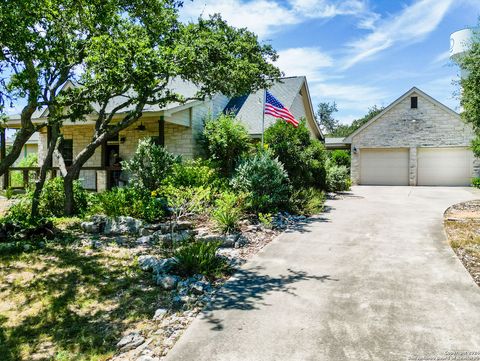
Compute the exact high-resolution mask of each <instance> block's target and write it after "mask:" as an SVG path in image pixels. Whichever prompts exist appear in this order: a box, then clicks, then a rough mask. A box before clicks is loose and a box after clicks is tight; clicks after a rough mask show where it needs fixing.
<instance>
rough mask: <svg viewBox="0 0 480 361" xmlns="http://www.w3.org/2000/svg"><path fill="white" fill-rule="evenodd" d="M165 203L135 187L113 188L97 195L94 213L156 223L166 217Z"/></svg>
mask: <svg viewBox="0 0 480 361" xmlns="http://www.w3.org/2000/svg"><path fill="white" fill-rule="evenodd" d="M165 209H166V206H165V201H164V200H162V199H160V198H157V197H155V196H152V195H151V193H149V192H145V191H143V190H141V189H138V188H135V187H125V188H113V189H111V190H109V191H105V192H103V193H100V194H98V195H97V202H96V209H93V213H104V214H106V215H107V216H110V217H118V216H129V217H134V218H140V219H143V220H146V221H147V222H155V221H158V220H160V219H161V218H162V217H164V216H165Z"/></svg>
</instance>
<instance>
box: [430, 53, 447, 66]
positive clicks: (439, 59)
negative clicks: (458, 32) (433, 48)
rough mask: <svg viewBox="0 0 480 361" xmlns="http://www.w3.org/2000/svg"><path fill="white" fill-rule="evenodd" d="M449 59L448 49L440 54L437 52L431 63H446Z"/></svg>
mask: <svg viewBox="0 0 480 361" xmlns="http://www.w3.org/2000/svg"><path fill="white" fill-rule="evenodd" d="M449 59H450V51H448V50H446V51H444V52H442V53H440V54H438V55H437V56H436V57H435V58H434V59H433V62H432V63H434V64H435V63H446V62H447V61H448V60H449Z"/></svg>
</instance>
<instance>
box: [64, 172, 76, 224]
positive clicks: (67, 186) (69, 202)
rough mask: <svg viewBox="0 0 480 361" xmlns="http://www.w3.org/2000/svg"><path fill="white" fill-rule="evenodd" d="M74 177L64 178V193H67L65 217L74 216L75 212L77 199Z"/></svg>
mask: <svg viewBox="0 0 480 361" xmlns="http://www.w3.org/2000/svg"><path fill="white" fill-rule="evenodd" d="M74 180H75V179H74V178H73V177H70V176H67V177H65V178H63V191H64V192H65V215H66V216H72V215H73V214H74V210H75V198H74V194H73V181H74Z"/></svg>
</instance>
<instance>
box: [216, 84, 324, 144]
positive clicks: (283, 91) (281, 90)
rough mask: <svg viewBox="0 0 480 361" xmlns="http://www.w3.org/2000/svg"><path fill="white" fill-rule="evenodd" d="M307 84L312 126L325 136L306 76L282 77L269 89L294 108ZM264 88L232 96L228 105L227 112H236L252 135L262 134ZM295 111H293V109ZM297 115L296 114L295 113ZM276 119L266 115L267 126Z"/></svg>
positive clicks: (287, 105) (320, 134) (283, 102)
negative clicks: (314, 110) (317, 117)
mask: <svg viewBox="0 0 480 361" xmlns="http://www.w3.org/2000/svg"><path fill="white" fill-rule="evenodd" d="M304 85H305V88H306V92H307V94H304V96H306V97H307V100H308V104H309V107H310V109H306V111H307V112H308V111H311V112H312V114H311V118H312V119H313V123H314V124H311V126H312V127H313V128H314V129H316V131H317V133H318V135H319V136H320V137H323V135H322V132H321V131H320V128H319V127H318V124H317V123H316V122H315V120H314V114H313V107H312V104H311V99H310V94H309V91H308V86H307V80H306V78H305V77H304V76H295V77H287V78H281V79H280V80H279V81H277V82H275V83H274V84H273V85H272V86H271V87H270V88H269V89H268V90H269V91H270V92H271V93H272V94H273V96H275V98H277V99H278V100H279V101H280V102H281V103H282V104H283V105H284V106H285V107H287V108H289V109H290V110H292V109H291V108H292V105H293V102H294V101H295V98H296V97H297V95H298V93H299V92H300V90H301V89H302V87H303V86H304ZM263 96H264V94H263V89H261V90H258V91H256V92H254V93H251V94H248V95H244V96H240V97H235V98H232V99H231V100H230V101H229V102H228V104H227V105H226V107H225V109H224V112H225V113H234V114H235V116H236V117H237V118H238V119H240V120H241V121H242V122H243V123H244V124H245V125H246V127H247V129H248V132H249V133H250V134H252V135H259V134H262V117H263ZM292 112H293V111H292ZM294 115H295V114H294ZM275 121H276V118H275V117H273V116H270V115H265V128H267V127H268V126H270V125H272V124H273V123H274V122H275Z"/></svg>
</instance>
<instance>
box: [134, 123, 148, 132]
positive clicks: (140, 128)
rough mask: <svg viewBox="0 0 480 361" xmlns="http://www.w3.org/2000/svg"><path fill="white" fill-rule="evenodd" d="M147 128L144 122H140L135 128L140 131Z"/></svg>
mask: <svg viewBox="0 0 480 361" xmlns="http://www.w3.org/2000/svg"><path fill="white" fill-rule="evenodd" d="M146 129H147V128H146V127H145V125H143V122H142V123H140V125H139V126H138V127H136V128H135V130H138V131H140V132H143V131H145V130H146Z"/></svg>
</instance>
